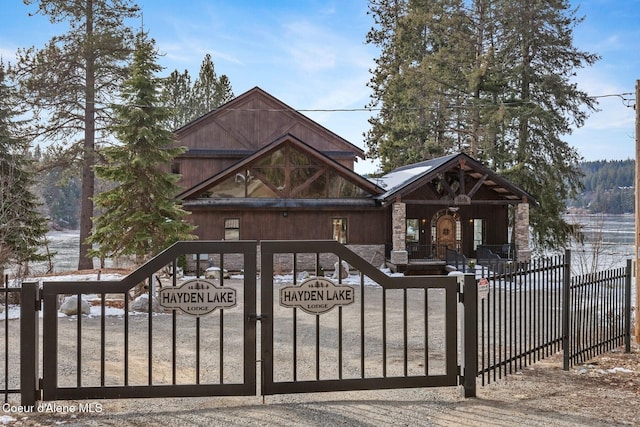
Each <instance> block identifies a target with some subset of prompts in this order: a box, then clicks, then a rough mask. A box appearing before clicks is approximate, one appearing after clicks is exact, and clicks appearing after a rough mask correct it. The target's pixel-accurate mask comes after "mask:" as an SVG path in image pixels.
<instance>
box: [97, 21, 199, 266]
mask: <svg viewBox="0 0 640 427" xmlns="http://www.w3.org/2000/svg"><path fill="white" fill-rule="evenodd" d="M157 56H158V53H157V51H156V48H155V42H154V41H153V40H152V39H151V40H150V39H148V37H147V35H146V33H144V32H141V33H139V34H138V35H137V37H136V43H135V52H134V58H133V64H132V70H131V77H130V78H129V79H128V80H127V81H126V82H125V83H124V85H123V87H122V98H123V102H124V104H122V105H118V106H115V107H114V110H115V112H116V118H117V120H116V121H117V123H116V125H115V126H114V133H115V135H116V136H117V137H118V140H119V141H120V142H121V145H115V146H113V147H109V148H106V149H105V150H104V155H105V158H106V161H107V162H106V164H105V165H100V166H96V173H97V175H98V177H99V178H103V179H105V180H108V181H110V182H112V183H113V185H114V187H113V188H112V189H111V190H107V191H105V192H102V193H100V194H98V195H97V196H96V197H95V202H96V205H97V206H98V207H99V208H100V209H101V210H102V214H101V215H100V216H99V217H97V218H94V230H93V233H92V235H91V237H90V239H89V243H91V244H97V249H96V250H95V251H94V252H93V253H94V254H95V255H96V256H99V257H101V258H105V257H117V256H119V255H134V256H135V257H136V260H137V261H138V262H142V261H144V260H145V259H147V258H148V257H149V256H152V255H154V254H156V253H157V252H159V251H161V250H163V249H165V248H166V247H167V246H168V245H170V244H171V243H174V242H175V241H177V240H184V239H190V238H193V237H194V236H192V235H191V234H190V233H191V231H192V230H193V227H192V226H191V225H189V224H188V223H187V222H185V221H184V217H185V216H186V215H187V212H186V211H184V210H182V208H181V207H180V206H179V205H178V204H177V203H176V200H175V195H176V194H177V193H178V190H179V188H178V186H177V184H176V183H177V181H178V178H179V176H178V175H175V174H172V173H168V172H166V170H167V165H169V164H171V161H172V160H173V158H175V156H177V155H179V154H181V153H183V152H184V148H182V147H178V148H176V147H175V140H174V138H173V134H172V133H171V132H169V131H167V130H166V129H165V128H164V127H163V126H162V123H164V122H165V121H166V120H167V118H168V117H169V115H170V114H171V112H170V110H169V109H168V108H166V107H164V106H162V103H161V99H160V95H159V92H160V90H161V89H160V88H161V84H160V82H159V80H158V79H157V78H156V77H155V73H157V72H159V71H160V70H161V67H160V66H159V65H158V64H157V62H156V61H157Z"/></svg>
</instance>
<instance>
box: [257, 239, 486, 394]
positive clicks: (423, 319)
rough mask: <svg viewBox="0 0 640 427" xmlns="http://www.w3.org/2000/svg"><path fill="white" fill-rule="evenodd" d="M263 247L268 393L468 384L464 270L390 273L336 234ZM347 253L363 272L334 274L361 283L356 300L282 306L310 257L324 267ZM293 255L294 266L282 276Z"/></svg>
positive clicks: (264, 361) (263, 334)
mask: <svg viewBox="0 0 640 427" xmlns="http://www.w3.org/2000/svg"><path fill="white" fill-rule="evenodd" d="M260 253H261V311H262V322H261V338H262V341H261V351H262V364H263V370H262V389H261V392H262V394H264V395H271V394H279V393H301V392H316V391H341V390H364V389H389V388H408V387H434V386H455V385H458V384H459V369H460V368H459V366H458V353H457V305H458V297H457V295H458V294H457V292H458V279H457V278H456V277H454V276H433V277H424V276H422V277H417V276H414V277H410V276H404V277H390V276H388V275H387V274H385V273H383V272H381V271H380V270H378V269H377V268H375V267H373V266H372V265H371V264H369V262H367V261H365V260H363V259H362V258H360V257H359V256H358V255H356V254H354V253H353V252H352V251H350V250H349V249H348V248H346V247H344V246H343V245H341V244H339V243H337V242H335V241H313V242H304V241H302V242H300V241H296V242H294V241H262V242H261V247H260ZM343 261H344V262H346V263H347V264H348V265H349V266H350V269H351V270H354V269H355V270H357V271H358V272H359V275H357V276H353V275H350V276H349V279H348V282H343V279H342V278H341V277H340V276H341V274H338V275H337V276H336V277H335V278H334V279H331V280H332V281H333V282H335V283H337V285H338V286H349V287H351V288H352V289H353V293H354V301H353V302H352V303H350V304H348V305H344V306H340V307H335V308H333V309H331V310H330V311H328V312H327V313H323V314H309V312H307V310H308V308H309V307H313V305H311V306H307V308H306V309H301V308H297V307H294V308H291V307H284V306H282V301H280V300H279V292H282V289H283V288H286V289H287V291H286V292H289V291H288V289H290V288H289V287H296V286H298V285H300V284H301V282H303V279H302V276H300V275H301V274H306V273H302V270H303V268H302V267H300V266H302V265H303V264H305V265H306V267H305V269H306V268H307V267H308V265H310V263H311V264H313V265H314V266H315V267H314V268H312V271H311V272H310V273H311V276H317V275H320V274H322V272H323V271H325V270H329V269H334V266H340V265H342V263H343ZM285 263H286V264H287V265H289V264H291V265H293V274H292V275H289V276H274V274H273V271H274V266H275V267H277V268H276V270H278V269H279V266H280V265H281V264H285ZM336 263H337V264H336ZM339 270H340V267H338V271H339ZM299 276H300V277H299ZM353 277H358V279H357V280H356V282H355V283H353ZM312 282H313V281H312ZM320 282H322V281H318V282H316V283H320ZM322 283H324V282H322ZM317 286H321V285H320V284H318V285H317ZM329 286H331V285H329ZM291 289H296V288H291ZM472 378H473V379H474V381H475V376H473V377H472Z"/></svg>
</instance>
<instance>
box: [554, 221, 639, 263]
mask: <svg viewBox="0 0 640 427" xmlns="http://www.w3.org/2000/svg"><path fill="white" fill-rule="evenodd" d="M566 220H567V221H569V222H570V223H575V224H580V225H582V227H583V232H584V235H585V242H584V245H576V244H573V245H572V247H571V249H572V258H573V260H574V261H576V259H575V258H576V257H587V258H593V257H597V258H598V259H600V262H599V264H601V265H600V268H599V269H608V268H613V267H623V266H625V265H626V262H627V260H628V259H632V258H633V257H634V253H635V215H634V214H624V215H602V214H593V215H586V214H581V215H578V214H575V215H567V216H566Z"/></svg>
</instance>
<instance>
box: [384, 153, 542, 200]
mask: <svg viewBox="0 0 640 427" xmlns="http://www.w3.org/2000/svg"><path fill="white" fill-rule="evenodd" d="M454 169H458V170H459V171H461V172H462V173H463V174H465V175H469V176H471V177H472V178H473V179H474V180H475V182H476V185H475V186H474V187H472V188H467V189H465V193H464V194H463V196H466V195H467V194H468V193H469V194H471V193H472V194H471V196H473V194H475V193H476V192H477V191H478V189H479V188H480V186H484V187H485V188H488V189H490V190H491V191H493V192H494V193H495V195H496V197H497V198H499V199H502V200H504V201H505V202H508V203H518V202H520V201H521V200H523V199H526V200H528V202H529V203H531V204H534V205H536V204H537V201H536V200H535V198H534V197H533V196H531V195H530V194H529V193H527V192H526V191H524V190H522V189H521V188H520V187H518V186H517V185H515V184H513V183H511V182H510V181H508V180H506V179H505V178H502V177H501V176H500V175H498V174H497V173H495V172H494V171H492V170H490V169H489V168H487V167H485V166H484V165H482V164H481V163H480V162H478V161H477V160H475V159H473V158H472V157H470V156H468V155H467V154H464V153H458V154H451V155H448V156H443V157H438V158H435V159H430V160H426V161H424V162H420V163H414V164H411V165H407V166H403V167H400V168H398V169H395V170H393V171H391V172H389V173H388V174H386V175H384V176H382V177H380V178H377V179H374V182H375V183H376V184H378V185H379V186H380V187H382V188H384V189H385V192H384V193H383V194H381V195H379V196H377V200H379V201H380V202H381V203H382V204H383V205H386V204H389V203H392V202H393V201H394V200H396V199H397V198H398V197H400V198H402V197H403V196H406V195H408V194H410V193H411V192H413V191H415V190H416V189H418V188H419V187H421V186H424V185H426V184H427V183H429V182H431V181H434V180H436V179H438V178H439V177H440V176H442V175H443V174H444V173H446V172H450V171H452V170H454ZM467 191H468V193H467ZM470 198H472V197H470Z"/></svg>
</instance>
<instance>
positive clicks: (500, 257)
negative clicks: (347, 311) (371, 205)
mask: <svg viewBox="0 0 640 427" xmlns="http://www.w3.org/2000/svg"><path fill="white" fill-rule="evenodd" d="M385 249H386V250H385V252H386V253H385V258H386V264H387V266H388V267H389V269H390V270H391V271H392V272H394V273H404V274H405V275H435V274H447V273H449V272H451V271H462V272H468V271H469V270H470V269H471V270H472V271H473V267H474V266H483V267H487V268H488V267H494V266H496V265H498V264H501V263H508V262H516V261H517V258H516V254H517V250H516V247H515V245H514V244H512V243H504V244H493V245H480V246H478V247H477V248H476V258H468V257H466V256H465V255H464V254H462V253H460V252H458V251H456V250H454V249H450V248H448V247H447V246H446V245H437V244H431V245H420V244H414V243H409V244H407V262H406V263H405V262H400V263H395V262H393V261H392V257H391V252H392V249H393V245H392V244H390V243H388V244H387V245H386V246H385Z"/></svg>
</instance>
